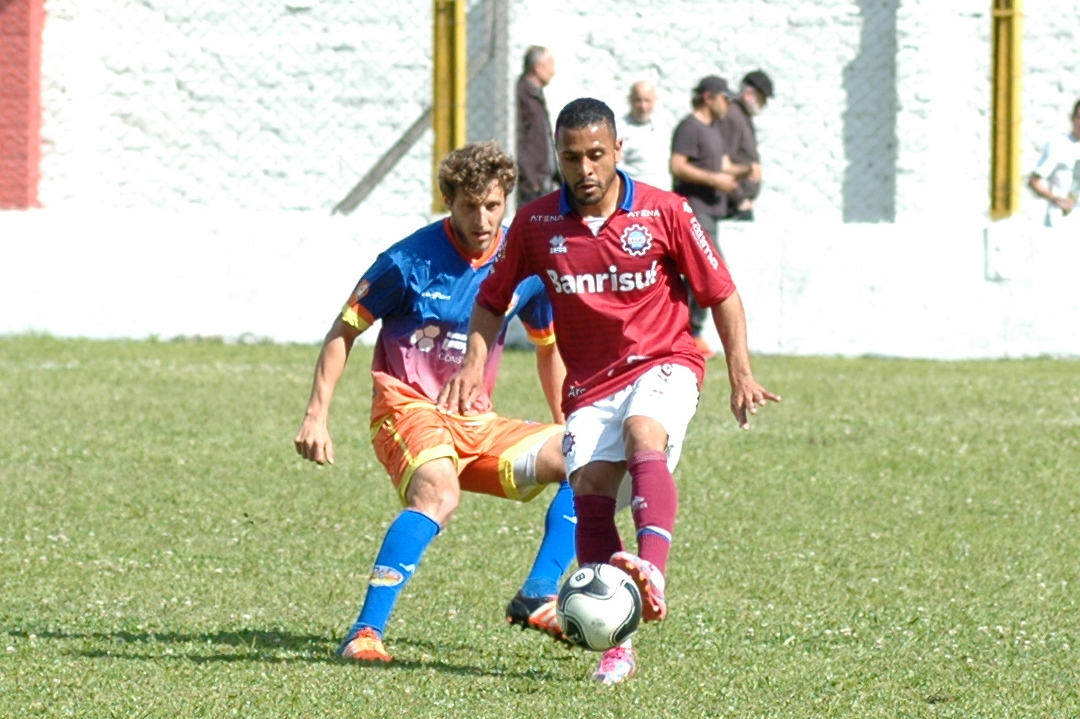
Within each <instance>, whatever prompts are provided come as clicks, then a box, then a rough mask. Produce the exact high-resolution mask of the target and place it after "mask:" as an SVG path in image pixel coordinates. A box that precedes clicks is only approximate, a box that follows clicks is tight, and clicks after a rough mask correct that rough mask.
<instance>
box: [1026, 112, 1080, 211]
mask: <svg viewBox="0 0 1080 719" xmlns="http://www.w3.org/2000/svg"><path fill="white" fill-rule="evenodd" d="M1028 187H1030V188H1031V189H1032V191H1034V193H1035V194H1036V195H1038V196H1039V197H1041V198H1043V199H1044V200H1046V220H1045V225H1046V226H1047V227H1060V226H1061V225H1063V224H1067V223H1066V218H1069V217H1071V214H1070V213H1072V211H1073V209H1074V208H1075V207H1076V202H1077V194H1080V100H1077V102H1076V104H1075V105H1073V111H1072V132H1070V133H1069V134H1067V135H1057V136H1055V137H1053V138H1051V140H1050V142H1048V143H1046V147H1044V148H1043V152H1042V155H1040V156H1039V162H1038V163H1037V164H1036V165H1035V169H1034V170H1033V171H1032V173H1031V176H1030V177H1028ZM1076 214H1080V213H1076ZM1068 222H1069V223H1071V222H1074V220H1071V219H1069V220H1068Z"/></svg>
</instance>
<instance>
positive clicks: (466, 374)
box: [435, 304, 503, 415]
mask: <svg viewBox="0 0 1080 719" xmlns="http://www.w3.org/2000/svg"><path fill="white" fill-rule="evenodd" d="M502 325H503V318H502V316H501V315H497V314H495V313H494V312H491V311H490V310H487V309H485V308H483V307H481V306H480V305H478V304H474V305H473V311H472V316H471V317H470V318H469V339H468V342H467V344H466V349H465V357H464V358H463V359H462V360H461V369H459V370H458V371H457V372H455V373H454V375H453V376H452V377H451V378H450V379H449V380H447V381H446V384H444V385H443V388H442V389H441V390H440V391H439V397H438V400H437V401H436V403H435V404H436V406H438V408H439V409H441V410H442V411H443V412H449V413H450V414H460V415H468V414H473V403H474V402H475V401H476V398H477V397H479V396H480V393H481V392H482V391H483V389H484V364H485V363H486V362H487V358H488V352H489V351H490V349H491V344H492V343H493V342H494V341H495V338H496V337H497V336H498V334H499V330H501V329H502Z"/></svg>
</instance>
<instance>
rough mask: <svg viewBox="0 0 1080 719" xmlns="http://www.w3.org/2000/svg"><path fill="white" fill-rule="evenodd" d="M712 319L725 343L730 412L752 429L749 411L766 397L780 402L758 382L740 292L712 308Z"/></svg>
mask: <svg viewBox="0 0 1080 719" xmlns="http://www.w3.org/2000/svg"><path fill="white" fill-rule="evenodd" d="M712 310H713V322H714V323H715V324H716V331H717V333H718V334H719V335H720V341H721V342H722V343H723V344H724V358H725V359H726V360H727V367H728V381H729V382H730V383H731V413H732V414H733V415H735V421H737V422H738V423H739V426H740V427H742V428H743V429H750V420H749V417H748V416H747V415H748V414H757V408H758V407H759V406H760V407H764V406H765V403H766V401H772V402H779V401H780V397H779V396H778V395H775V394H773V393H772V392H770V391H769V390H767V389H765V388H764V387H762V386H761V385H760V384H758V382H757V380H755V379H754V373H753V371H752V370H751V369H750V350H749V348H748V347H747V343H746V314H745V312H744V311H743V305H742V299H741V298H740V297H739V293H738V292H732V293H731V295H729V296H728V297H727V299H725V300H724V301H722V302H720V303H719V304H717V305H714V306H713V308H712Z"/></svg>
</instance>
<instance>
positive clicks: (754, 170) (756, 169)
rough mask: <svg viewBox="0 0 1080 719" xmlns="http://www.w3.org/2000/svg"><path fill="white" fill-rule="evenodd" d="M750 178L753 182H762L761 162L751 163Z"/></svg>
mask: <svg viewBox="0 0 1080 719" xmlns="http://www.w3.org/2000/svg"><path fill="white" fill-rule="evenodd" d="M749 180H750V181H751V182H761V163H760V162H753V163H751V164H750V175H749Z"/></svg>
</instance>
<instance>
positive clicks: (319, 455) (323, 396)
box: [293, 317, 360, 464]
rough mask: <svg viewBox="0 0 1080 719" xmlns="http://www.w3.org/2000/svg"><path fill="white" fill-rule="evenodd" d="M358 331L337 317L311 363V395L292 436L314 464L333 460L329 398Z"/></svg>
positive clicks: (332, 393)
mask: <svg viewBox="0 0 1080 719" xmlns="http://www.w3.org/2000/svg"><path fill="white" fill-rule="evenodd" d="M359 334H360V331H359V330H357V329H356V328H355V327H352V326H351V325H349V324H347V323H346V322H345V321H344V320H343V319H341V318H340V317H338V318H337V320H336V321H335V322H334V325H333V326H332V327H331V328H330V331H329V332H327V333H326V339H325V340H323V346H322V350H321V351H320V352H319V359H318V361H317V362H316V363H315V377H314V379H313V380H312V383H311V397H310V398H309V399H308V405H307V410H306V411H305V412H304V420H303V422H301V423H300V430H299V431H298V432H297V433H296V439H295V440H293V444H294V445H295V446H296V451H297V453H298V454H299V455H300V456H301V457H303V458H304V459H307V460H310V461H312V462H317V463H318V464H324V463H330V464H333V463H334V443H333V442H332V441H331V439H330V430H329V429H328V428H327V418H328V417H329V416H330V400H332V399H333V397H334V389H335V388H336V387H337V383H338V380H340V379H341V375H342V373H343V372H344V371H345V363H346V362H348V360H349V352H350V351H352V346H353V343H354V342H355V341H356V338H357V336H358V335H359Z"/></svg>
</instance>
